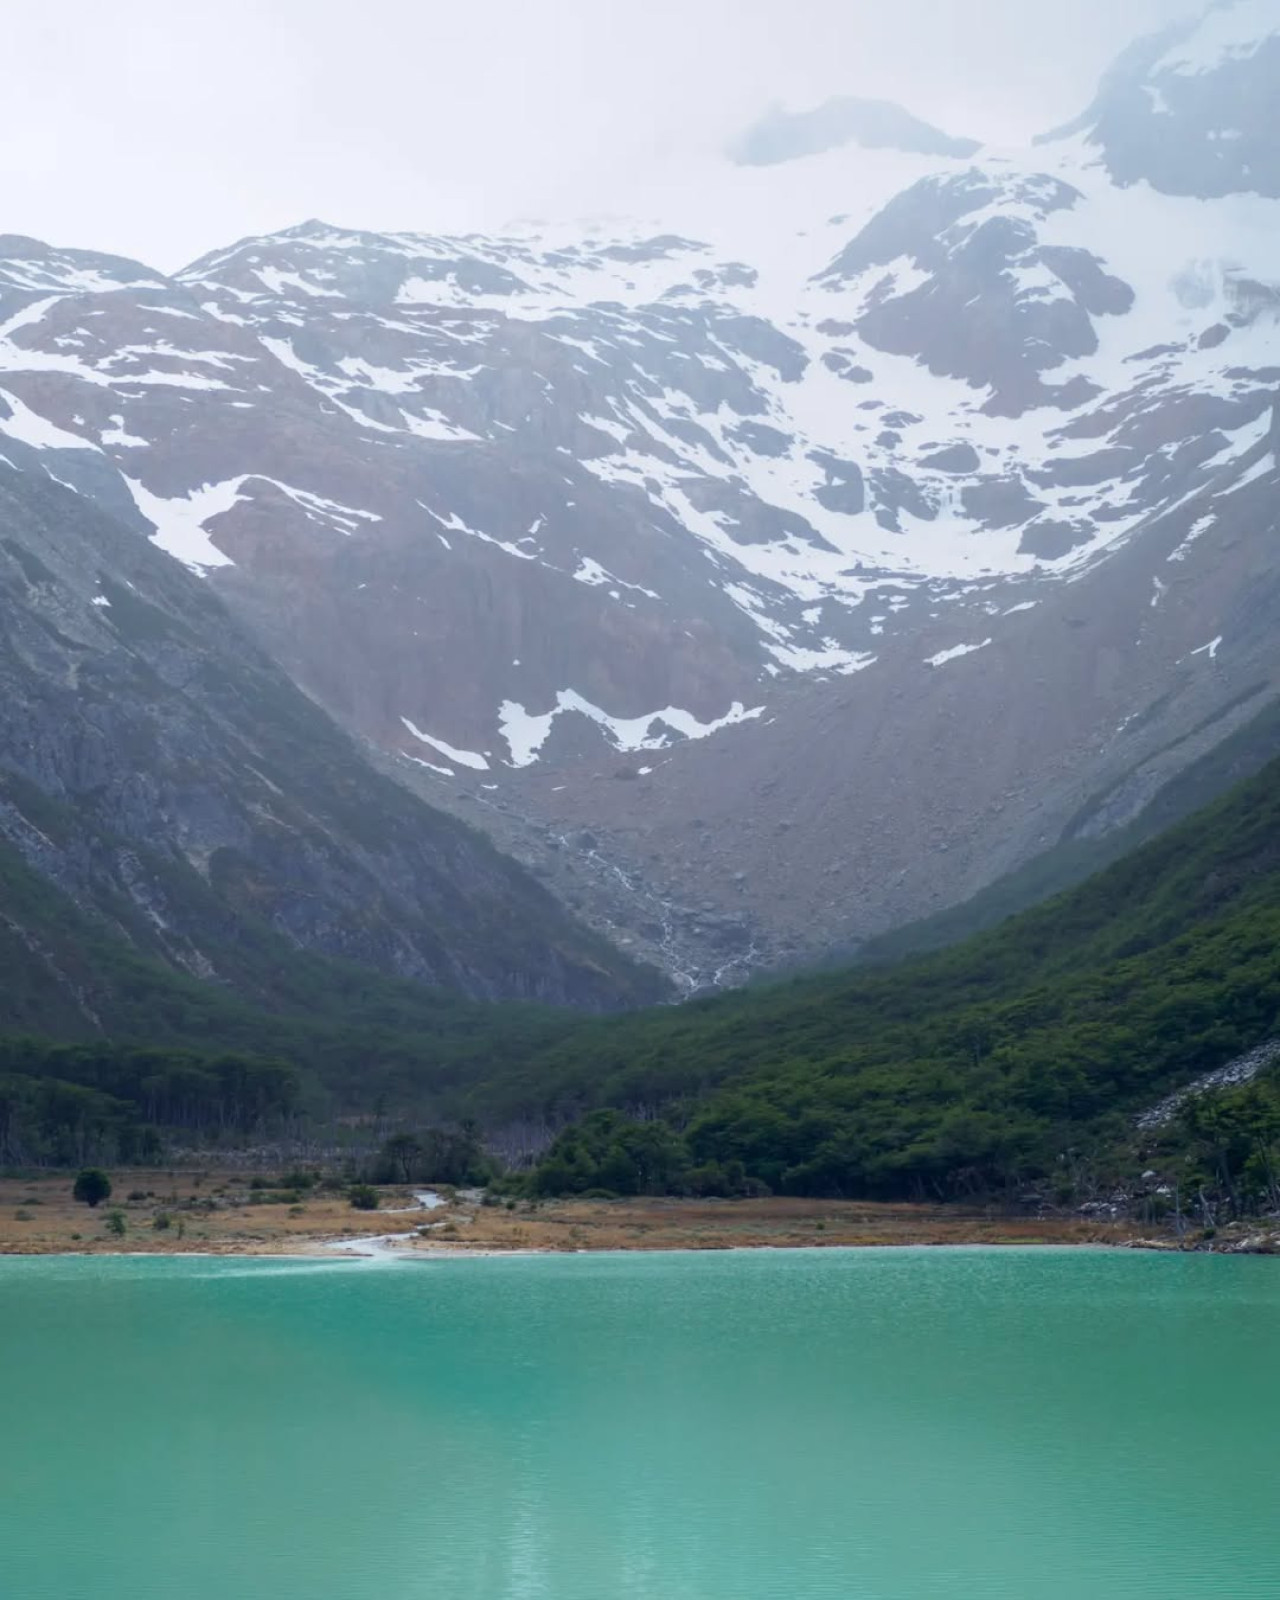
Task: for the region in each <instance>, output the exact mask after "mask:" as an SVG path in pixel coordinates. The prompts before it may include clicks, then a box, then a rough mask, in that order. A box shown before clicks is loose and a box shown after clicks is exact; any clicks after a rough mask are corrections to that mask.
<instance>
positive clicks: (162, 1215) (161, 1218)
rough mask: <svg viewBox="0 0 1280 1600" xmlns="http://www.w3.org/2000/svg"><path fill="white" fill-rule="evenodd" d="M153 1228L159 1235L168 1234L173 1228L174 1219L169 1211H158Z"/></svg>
mask: <svg viewBox="0 0 1280 1600" xmlns="http://www.w3.org/2000/svg"><path fill="white" fill-rule="evenodd" d="M151 1226H152V1227H153V1228H154V1229H155V1230H156V1232H157V1233H167V1232H168V1230H169V1229H170V1228H171V1227H172V1226H173V1218H172V1217H171V1216H170V1215H169V1213H168V1212H167V1211H157V1212H156V1215H155V1220H154V1221H153V1222H152V1224H151Z"/></svg>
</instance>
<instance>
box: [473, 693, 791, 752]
mask: <svg viewBox="0 0 1280 1600" xmlns="http://www.w3.org/2000/svg"><path fill="white" fill-rule="evenodd" d="M565 712H578V713H580V714H581V715H582V716H584V717H588V718H590V720H591V721H592V722H595V723H597V724H598V725H599V726H600V727H602V728H604V729H605V730H606V732H607V733H608V735H609V737H610V739H611V740H612V742H613V745H614V748H615V749H617V750H620V751H626V752H629V753H630V752H634V751H637V750H663V749H665V748H666V747H667V746H668V745H669V744H670V743H671V735H672V734H673V733H676V734H683V735H684V737H685V738H686V739H705V738H708V737H709V736H710V735H711V734H713V733H717V732H719V730H720V729H721V728H728V727H732V726H733V725H734V724H735V723H739V722H751V721H753V720H754V719H755V718H757V717H760V716H762V715H763V714H764V707H763V706H754V707H752V708H751V709H750V710H748V709H747V708H746V707H745V706H744V705H743V704H742V702H741V701H740V700H735V701H734V703H733V704H732V705H731V706H730V708H729V710H728V711H727V712H726V713H725V715H724V716H723V717H716V718H713V719H712V720H711V721H710V722H700V721H699V720H698V718H697V717H695V716H694V715H693V713H692V712H691V711H684V710H682V709H681V708H680V707H678V706H667V707H665V708H664V709H663V710H661V711H653V712H650V713H649V714H648V715H647V716H641V717H611V716H610V715H609V714H608V712H606V711H602V710H601V709H600V707H599V706H597V705H593V704H592V703H591V701H589V700H587V699H585V698H584V697H583V696H582V695H580V694H578V693H577V692H576V691H575V690H573V689H561V690H560V692H559V694H558V695H557V696H556V701H555V704H554V705H553V706H552V708H551V710H550V711H546V712H543V713H541V714H540V715H538V714H535V713H533V712H531V711H528V710H526V708H525V707H524V706H522V705H520V704H519V702H518V701H515V700H504V701H503V702H502V705H501V706H500V707H499V708H498V726H499V730H500V731H501V734H502V737H503V739H504V740H505V741H506V744H507V748H508V749H509V750H510V752H511V765H512V766H513V767H527V766H530V765H531V764H532V763H533V762H534V761H536V760H537V758H538V755H539V752H540V751H541V749H542V746H543V745H544V744H545V743H546V740H547V736H548V735H549V734H550V732H551V727H552V724H553V723H554V722H555V719H556V718H557V717H558V716H561V715H562V714H564V713H565Z"/></svg>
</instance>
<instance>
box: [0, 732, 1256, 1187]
mask: <svg viewBox="0 0 1280 1600" xmlns="http://www.w3.org/2000/svg"><path fill="white" fill-rule="evenodd" d="M65 931H66V932H67V934H68V936H72V937H73V936H74V934H75V932H76V931H77V930H74V929H69V930H65ZM107 959H108V955H103V956H101V957H100V960H107ZM109 959H110V961H111V962H114V963H115V969H114V970H115V982H114V985H113V986H112V988H111V994H112V996H113V1004H114V1006H115V1007H116V1015H117V1016H118V1018H119V1021H118V1022H117V1023H116V1025H115V1026H113V1027H112V1029H111V1030H110V1032H111V1042H110V1043H107V1042H105V1041H104V1040H103V1039H101V1038H100V1039H97V1040H80V1041H78V1042H73V1043H65V1044H63V1043H59V1044H51V1043H48V1042H47V1041H42V1040H40V1039H37V1038H30V1037H29V1038H18V1037H16V1036H11V1037H10V1038H9V1040H8V1042H7V1043H5V1044H4V1045H3V1047H2V1048H0V1162H8V1163H11V1164H12V1163H14V1162H18V1161H22V1160H52V1161H68V1162H71V1161H75V1162H79V1161H83V1160H86V1159H89V1158H90V1157H96V1156H98V1155H100V1154H103V1153H105V1154H106V1155H108V1156H117V1157H119V1158H120V1159H129V1158H130V1156H131V1154H132V1153H134V1152H141V1151H143V1150H149V1149H153V1148H155V1146H156V1144H157V1143H158V1142H162V1141H163V1140H165V1139H166V1138H169V1137H171V1136H172V1134H173V1133H174V1132H176V1131H181V1133H182V1135H183V1137H184V1138H185V1139H186V1140H187V1141H188V1142H189V1141H190V1140H192V1139H195V1140H206V1141H209V1142H212V1143H223V1144H227V1143H233V1142H235V1141H237V1140H240V1141H243V1140H244V1139H245V1138H247V1137H248V1136H249V1135H250V1134H253V1135H254V1136H259V1135H262V1134H264V1133H267V1132H269V1131H270V1130H271V1129H273V1128H274V1129H277V1130H278V1129H280V1128H282V1127H284V1126H286V1125H296V1124H297V1121H298V1119H309V1120H310V1121H311V1122H312V1123H316V1122H320V1121H324V1120H325V1119H332V1118H335V1117H337V1116H338V1115H340V1114H354V1113H361V1112H363V1113H371V1112H375V1111H376V1112H377V1114H378V1115H379V1116H380V1117H389V1118H392V1119H399V1120H400V1121H401V1122H402V1124H403V1125H404V1126H405V1127H407V1128H420V1127H426V1126H429V1125H435V1126H439V1127H450V1126H452V1127H458V1126H461V1125H462V1124H463V1123H464V1122H473V1123H474V1124H475V1125H477V1126H479V1127H480V1128H481V1129H484V1130H486V1131H488V1132H493V1131H495V1130H498V1129H500V1128H501V1127H502V1126H503V1125H504V1124H506V1123H510V1122H513V1121H516V1120H519V1119H526V1120H527V1119H536V1120H539V1121H541V1122H542V1123H543V1124H545V1125H546V1126H548V1127H550V1128H553V1129H555V1128H559V1129H560V1130H561V1131H560V1133H559V1135H558V1137H557V1138H556V1139H555V1141H554V1143H553V1144H552V1145H551V1147H550V1149H549V1150H547V1152H546V1154H545V1155H544V1156H543V1158H542V1160H541V1161H540V1163H539V1164H538V1165H537V1167H536V1168H535V1169H534V1170H533V1171H532V1172H531V1173H529V1174H526V1175H523V1176H520V1177H519V1178H517V1179H513V1180H511V1181H513V1182H517V1183H519V1184H520V1185H523V1186H525V1187H526V1188H527V1189H529V1190H531V1191H533V1192H535V1193H561V1192H571V1193H572V1192H578V1193H583V1192H593V1191H596V1192H598V1191H604V1192H607V1193H616V1194H634V1193H663V1192H672V1193H690V1194H737V1193H763V1192H766V1191H767V1192H775V1193H785V1194H804V1195H819V1196H831V1197H849V1198H861V1197H865V1198H913V1197H929V1198H935V1199H950V1198H962V1197H970V1196H974V1195H978V1194H993V1193H994V1194H1001V1195H1011V1194H1016V1193H1018V1192H1020V1191H1021V1190H1023V1189H1025V1188H1027V1187H1028V1186H1030V1187H1033V1188H1035V1189H1037V1190H1038V1191H1039V1192H1042V1193H1043V1192H1049V1193H1054V1194H1061V1196H1062V1197H1063V1198H1066V1197H1068V1196H1077V1197H1078V1196H1080V1195H1082V1194H1085V1195H1088V1194H1093V1193H1097V1192H1100V1191H1101V1190H1102V1189H1103V1188H1105V1186H1106V1185H1107V1184H1108V1183H1114V1182H1116V1181H1122V1180H1124V1179H1125V1178H1126V1177H1127V1176H1129V1175H1131V1174H1132V1172H1133V1170H1134V1167H1135V1164H1136V1163H1138V1162H1140V1161H1145V1160H1149V1159H1155V1158H1157V1157H1159V1158H1161V1159H1165V1158H1167V1159H1169V1160H1173V1161H1176V1162H1182V1163H1183V1165H1184V1166H1185V1168H1186V1172H1187V1175H1188V1181H1190V1179H1191V1178H1192V1177H1196V1178H1197V1179H1198V1182H1199V1183H1200V1184H1201V1185H1203V1184H1205V1183H1208V1184H1210V1185H1211V1186H1213V1187H1214V1189H1215V1192H1218V1191H1225V1192H1227V1193H1229V1194H1234V1195H1235V1196H1236V1197H1237V1198H1239V1197H1242V1196H1243V1195H1244V1194H1246V1193H1254V1192H1262V1190H1265V1186H1266V1185H1267V1184H1268V1183H1274V1170H1275V1164H1276V1160H1277V1153H1276V1141H1277V1134H1276V1131H1275V1126H1274V1125H1275V1121H1276V1092H1277V1091H1276V1089H1275V1086H1274V1075H1273V1076H1271V1077H1266V1078H1264V1079H1262V1080H1260V1082H1259V1083H1258V1084H1256V1085H1253V1086H1251V1087H1250V1088H1249V1089H1247V1090H1238V1091H1231V1092H1230V1093H1228V1094H1227V1095H1225V1096H1215V1097H1213V1099H1212V1101H1210V1100H1206V1101H1203V1102H1196V1103H1195V1104H1198V1105H1200V1106H1201V1107H1207V1106H1210V1105H1219V1104H1220V1105H1221V1106H1222V1107H1223V1108H1224V1109H1223V1110H1222V1113H1221V1114H1222V1116H1223V1117H1224V1118H1226V1119H1227V1121H1228V1122H1232V1119H1234V1122H1232V1127H1233V1128H1234V1131H1233V1132H1232V1133H1231V1135H1230V1137H1229V1138H1228V1137H1227V1136H1226V1135H1225V1134H1224V1135H1223V1136H1222V1137H1221V1138H1218V1142H1217V1143H1216V1144H1215V1143H1214V1138H1215V1137H1217V1136H1216V1135H1212V1134H1211V1131H1210V1130H1208V1125H1207V1124H1206V1125H1202V1124H1200V1123H1196V1122H1195V1120H1194V1116H1195V1113H1194V1108H1193V1109H1192V1110H1191V1111H1188V1112H1187V1114H1185V1115H1183V1116H1181V1117H1180V1118H1178V1119H1175V1122H1174V1123H1173V1124H1171V1126H1170V1128H1169V1129H1168V1130H1167V1131H1166V1132H1165V1133H1164V1134H1163V1135H1162V1136H1161V1139H1160V1140H1156V1141H1155V1142H1154V1146H1153V1148H1154V1152H1155V1154H1154V1156H1153V1154H1152V1150H1151V1149H1144V1148H1142V1146H1141V1142H1140V1141H1138V1140H1137V1139H1136V1138H1135V1134H1134V1121H1133V1119H1134V1117H1135V1115H1136V1114H1137V1113H1138V1112H1140V1111H1141V1110H1143V1109H1144V1108H1147V1107H1149V1106H1151V1105H1152V1104H1154V1103H1155V1102H1157V1101H1158V1100H1159V1099H1160V1098H1161V1097H1162V1096H1163V1095H1165V1094H1167V1093H1168V1092H1169V1091H1170V1090H1172V1089H1176V1088H1178V1087H1180V1086H1182V1085H1184V1084H1186V1083H1188V1082H1190V1081H1191V1080H1193V1079H1195V1078H1196V1077H1198V1076H1199V1075H1202V1074H1204V1073H1207V1072H1210V1071H1211V1070H1213V1069H1215V1068H1217V1067H1219V1066H1221V1065H1222V1064H1223V1063H1225V1062H1227V1061H1229V1060H1231V1059H1232V1058H1233V1057H1234V1056H1236V1055H1238V1054H1240V1053H1241V1052H1243V1051H1246V1050H1248V1049H1250V1048H1252V1047H1253V1046H1255V1045H1256V1044H1258V1043H1259V1042H1260V1041H1263V1040H1266V1039H1268V1038H1270V1037H1272V1036H1273V1035H1275V1034H1277V1033H1280V762H1274V763H1272V764H1271V765H1269V766H1268V767H1266V768H1265V769H1264V770H1263V771H1262V772H1261V773H1259V774H1258V775H1257V776H1255V777H1254V778H1252V779H1250V780H1248V781H1246V782H1245V783H1243V784H1241V785H1240V786H1238V787H1237V788H1236V789H1234V790H1233V791H1232V792H1231V793H1230V794H1229V795H1227V796H1226V797H1225V798H1223V799H1222V800H1219V801H1218V802H1216V803H1215V804H1213V805H1211V806H1209V807H1208V808H1206V809H1204V810H1201V811H1199V812H1197V813H1196V814H1195V815H1193V816H1192V817H1190V818H1189V819H1187V820H1185V821H1183V822H1181V823H1179V824H1178V825H1177V826H1175V827H1173V828H1171V829H1168V830H1167V831H1165V832H1164V833H1162V834H1161V835H1160V836H1159V837H1158V838H1156V839H1154V840H1152V841H1150V842H1148V843H1146V844H1144V845H1143V846H1142V847H1141V848H1139V849H1137V850H1135V851H1133V852H1131V853H1130V854H1129V855H1127V856H1126V857H1125V858H1124V859H1122V860H1120V861H1118V862H1116V863H1114V864H1112V865H1111V866H1109V867H1107V868H1106V869H1105V870H1104V871H1102V872H1101V873H1099V874H1097V875H1096V876H1094V877H1092V878H1091V879H1089V880H1088V881H1087V882H1085V883H1083V884H1081V885H1080V886H1078V887H1076V888H1073V889H1070V890H1068V891H1066V892H1065V893H1063V894H1060V895H1058V896H1057V897H1055V898H1053V899H1050V900H1048V901H1046V902H1044V903H1043V904H1041V905H1039V906H1036V907H1035V908H1033V909H1031V910H1029V911H1024V912H1022V913H1020V914H1019V915H1017V916H1014V917H1011V918H1009V919H1008V920H1006V921H1005V922H1003V923H1001V924H1000V925H999V926H998V927H996V928H994V929H992V930H989V931H987V932H983V933H980V934H978V935H976V936H974V937H971V938H968V939H966V940H964V941H963V942H961V943H958V944H955V945H952V946H950V947H948V948H945V949H943V950H940V951H935V952H932V953H929V954H926V955H921V956H916V957H912V958H908V959H906V960H904V961H901V962H900V963H898V964H897V965H893V966H876V967H866V966H863V967H851V968H846V969H843V970H840V971H835V972H824V973H821V974H818V975H813V976H808V977H802V978H795V979H791V980H788V981H785V982H774V983H765V984H759V985H756V986H753V987H749V988H747V989H744V990H740V991H736V992H733V993H730V994H726V995H722V996H718V997H715V998H712V999H705V1000H696V1001H693V1002H690V1003H687V1004H684V1005H681V1006H667V1007H659V1008H653V1009H650V1010H647V1011H642V1012H635V1013H631V1014H627V1015H623V1016H613V1017H601V1018H590V1017H583V1016H581V1015H577V1014H571V1013H567V1012H563V1011H553V1010H549V1009H545V1008H540V1007H535V1006H485V1005H481V1004H478V1003H474V1002H468V1001H463V1000H458V999H456V998H454V997H450V996H447V995H443V994H441V993H438V992H431V991H427V990H422V989H419V988H416V987H415V986H413V985H411V984H407V983H397V982H394V981H392V980H387V979H382V978H378V977H376V976H373V975H370V974H368V973H364V972H361V971H359V970H358V969H354V968H349V969H348V968H342V967H341V966H340V965H339V964H337V963H333V962H329V961H323V960H320V959H318V958H313V957H301V956H299V957H296V959H291V963H290V964H289V965H288V967H287V969H286V968H285V967H281V968H279V969H278V970H277V971H276V972H275V974H274V977H273V983H274V986H275V1004H274V1006H273V1008H272V1009H270V1010H267V1009H264V1008H255V1007H252V1006H249V1005H247V1004H245V1003H243V1002H241V1001H237V1000H235V999H234V998H232V997H231V996H229V995H228V994H227V993H226V992H225V991H222V990H219V989H217V988H214V987H212V986H210V985H206V984H201V983H198V982H196V981H195V980H194V979H192V980H187V979H183V978H181V977H178V976H176V975H174V974H173V973H172V972H169V971H167V970H165V969H162V968H160V967H159V966H151V965H149V964H148V963H147V962H146V961H145V960H143V959H142V958H140V957H137V956H135V955H133V954H132V953H125V954H121V953H120V951H119V950H118V949H116V948H114V947H113V948H112V950H111V951H110V952H109ZM1251 1118H1252V1121H1250V1119H1251ZM1242 1119H1243V1121H1242ZM1255 1124H1256V1126H1255ZM1242 1126H1244V1127H1245V1131H1244V1132H1242V1131H1241V1127H1242ZM1250 1128H1252V1130H1253V1131H1252V1132H1249V1131H1248V1129H1250ZM1149 1143H1150V1142H1149Z"/></svg>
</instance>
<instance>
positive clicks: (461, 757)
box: [400, 717, 489, 772]
mask: <svg viewBox="0 0 1280 1600" xmlns="http://www.w3.org/2000/svg"><path fill="white" fill-rule="evenodd" d="M400 721H401V722H402V723H403V724H404V726H405V727H406V728H408V730H409V732H410V733H411V734H412V735H413V736H414V738H415V739H420V740H421V741H422V743H423V744H429V745H430V746H431V748H432V749H433V750H438V751H439V752H440V754H441V755H442V756H447V757H448V758H449V760H450V761H453V762H456V763H457V765H458V766H460V767H470V768H471V769H472V770H473V771H474V772H488V770H489V763H488V762H487V761H486V760H485V758H484V757H483V756H482V755H480V754H479V753H478V752H477V751H475V750H457V749H455V748H454V747H453V745H451V744H446V743H445V741H444V740H443V739H437V738H435V737H434V736H433V735H432V734H429V733H423V731H422V729H421V728H419V727H416V726H415V725H414V724H413V723H412V722H410V721H409V719H408V717H401V718H400Z"/></svg>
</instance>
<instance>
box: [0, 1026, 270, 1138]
mask: <svg viewBox="0 0 1280 1600" xmlns="http://www.w3.org/2000/svg"><path fill="white" fill-rule="evenodd" d="M298 1094H299V1074H298V1072H297V1070H296V1069H295V1068H294V1067H292V1066H291V1065H289V1064H288V1063H287V1062H283V1061H275V1060H271V1059H264V1058H255V1057H252V1056H246V1055H235V1054H223V1055H218V1056H211V1057H200V1056H195V1055H189V1054H184V1053H180V1052H172V1051H165V1050H139V1049H132V1048H129V1047H127V1046H113V1045H109V1044H105V1043H104V1044H98V1045H53V1044H49V1043H48V1042H47V1041H44V1040H38V1039H28V1038H18V1039H0V1165H4V1166H24V1165H32V1164H37V1163H43V1162H52V1163H55V1164H58V1165H67V1166H83V1165H85V1164H86V1163H89V1162H91V1161H98V1160H107V1161H122V1162H131V1161H143V1160H150V1159H154V1158H155V1157H157V1156H158V1155H159V1153H160V1150H161V1148H162V1143H163V1136H164V1135H165V1134H169V1133H176V1132H181V1133H182V1134H184V1135H186V1136H188V1137H189V1138H194V1139H196V1140H224V1141H225V1140H233V1141H245V1140H247V1139H248V1138H250V1137H251V1136H253V1135H255V1134H257V1133H260V1132H261V1131H263V1130H264V1129H269V1128H271V1127H273V1126H276V1125H279V1124H280V1123H281V1122H283V1121H284V1120H285V1119H286V1118H288V1117H289V1116H290V1115H291V1114H292V1113H293V1112H294V1110H295V1109H296V1107H297V1103H298Z"/></svg>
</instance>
